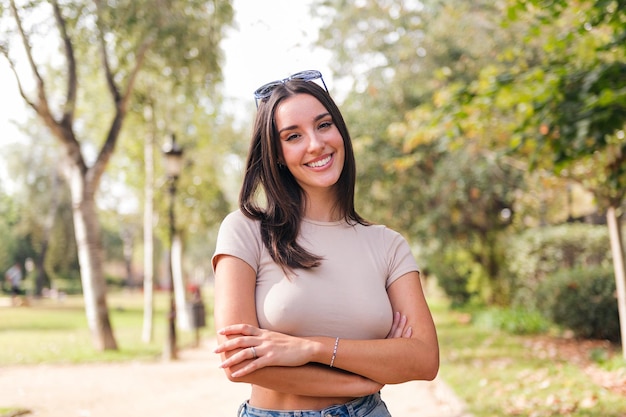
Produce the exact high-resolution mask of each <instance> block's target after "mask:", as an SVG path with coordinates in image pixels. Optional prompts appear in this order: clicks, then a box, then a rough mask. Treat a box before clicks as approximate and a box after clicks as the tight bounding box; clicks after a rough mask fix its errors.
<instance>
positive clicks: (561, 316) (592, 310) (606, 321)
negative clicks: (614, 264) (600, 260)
mask: <svg viewBox="0 0 626 417" xmlns="http://www.w3.org/2000/svg"><path fill="white" fill-rule="evenodd" d="M537 303H538V304H539V308H540V309H541V311H542V312H543V313H544V314H545V315H546V316H547V317H548V318H550V319H551V320H552V321H554V322H555V323H556V324H558V325H560V326H563V327H566V328H568V329H570V330H572V331H573V332H574V334H575V335H576V336H578V337H583V338H588V339H607V340H610V341H613V342H617V341H619V340H620V326H619V313H618V307H617V299H616V288H615V278H614V275H613V270H612V269H607V268H602V267H593V268H585V269H582V268H579V269H573V270H569V271H560V272H558V273H557V274H555V275H552V276H550V277H549V278H548V279H546V280H545V281H544V282H542V283H541V285H539V288H538V292H537Z"/></svg>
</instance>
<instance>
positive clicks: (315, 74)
mask: <svg viewBox="0 0 626 417" xmlns="http://www.w3.org/2000/svg"><path fill="white" fill-rule="evenodd" d="M318 78H322V73H321V72H319V71H316V70H308V71H301V72H297V73H295V74H293V75H292V76H290V77H289V79H290V80H302V81H311V80H316V79H318Z"/></svg>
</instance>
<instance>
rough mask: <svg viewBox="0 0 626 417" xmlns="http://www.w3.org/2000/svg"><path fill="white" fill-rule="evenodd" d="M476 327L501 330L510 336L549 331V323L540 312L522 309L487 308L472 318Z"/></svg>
mask: <svg viewBox="0 0 626 417" xmlns="http://www.w3.org/2000/svg"><path fill="white" fill-rule="evenodd" d="M472 322H473V323H474V324H475V325H476V326H478V327H481V328H482V327H484V328H486V329H493V330H502V331H505V332H507V333H511V334H541V333H545V332H546V331H548V330H549V328H550V326H551V324H552V323H551V322H550V321H549V320H548V319H546V318H545V317H544V316H543V315H542V314H541V313H540V312H538V311H535V310H527V309H523V308H516V309H508V308H505V309H503V308H489V309H487V310H481V311H479V312H478V313H476V314H475V315H474V316H473V317H472Z"/></svg>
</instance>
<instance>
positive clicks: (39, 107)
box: [6, 0, 56, 124]
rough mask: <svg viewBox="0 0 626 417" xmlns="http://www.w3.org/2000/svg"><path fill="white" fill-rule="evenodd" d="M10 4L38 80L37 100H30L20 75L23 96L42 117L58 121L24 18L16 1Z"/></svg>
mask: <svg viewBox="0 0 626 417" xmlns="http://www.w3.org/2000/svg"><path fill="white" fill-rule="evenodd" d="M10 4H11V12H12V13H13V17H14V18H15V24H16V25H17V29H18V32H19V34H20V38H21V40H22V44H23V45H24V52H26V57H27V58H28V64H29V65H30V69H31V71H32V72H33V75H34V77H35V80H36V81H37V102H33V101H30V100H28V99H27V98H26V94H25V92H24V90H23V89H22V88H21V83H19V77H18V84H19V85H20V94H22V97H24V99H25V100H26V102H27V103H28V104H29V105H30V106H31V107H32V108H33V109H34V110H35V111H36V112H37V114H39V115H40V116H41V117H42V118H44V120H46V119H51V121H53V122H55V123H56V121H55V120H54V118H53V117H52V114H51V113H50V108H49V106H48V98H47V97H46V90H45V88H44V82H43V78H41V74H40V73H39V69H38V68H37V64H35V60H34V58H33V51H32V48H31V46H30V40H29V39H28V35H27V34H26V32H25V31H24V26H22V20H21V19H20V15H19V13H18V11H17V6H15V1H14V0H11V3H10ZM6 56H7V58H8V53H7V54H6ZM11 62H12V61H11V60H9V63H11ZM11 68H12V70H13V72H14V73H15V74H16V76H17V72H16V70H15V67H14V66H13V65H11ZM46 124H47V123H46Z"/></svg>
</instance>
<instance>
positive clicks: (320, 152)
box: [274, 94, 345, 195]
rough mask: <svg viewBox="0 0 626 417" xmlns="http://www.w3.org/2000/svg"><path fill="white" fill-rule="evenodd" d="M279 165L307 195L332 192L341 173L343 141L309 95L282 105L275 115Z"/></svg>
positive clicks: (301, 95) (294, 98)
mask: <svg viewBox="0 0 626 417" xmlns="http://www.w3.org/2000/svg"><path fill="white" fill-rule="evenodd" d="M274 117H275V121H276V127H277V129H278V134H279V140H280V148H281V150H282V159H283V160H282V162H283V163H284V164H285V165H286V166H287V169H289V171H290V172H291V174H292V175H293V176H294V178H295V179H296V181H297V182H298V184H300V186H301V187H302V189H303V190H304V191H305V192H306V193H307V194H309V195H311V194H312V193H315V192H319V191H322V190H328V189H331V188H332V187H333V186H334V185H335V184H336V183H337V181H338V180H339V176H340V175H341V172H342V171H343V165H344V160H345V151H344V145H343V138H342V137H341V134H340V133H339V130H338V129H337V126H335V123H334V122H333V119H332V117H331V115H330V113H328V110H326V108H325V107H324V106H323V105H322V103H320V101H319V100H317V99H316V98H315V97H313V96H311V95H309V94H297V95H295V96H292V97H289V98H287V99H285V100H284V101H283V102H281V103H280V104H279V105H278V107H277V108H276V113H275V115H274Z"/></svg>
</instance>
